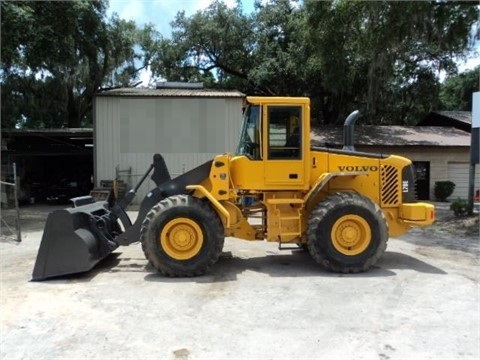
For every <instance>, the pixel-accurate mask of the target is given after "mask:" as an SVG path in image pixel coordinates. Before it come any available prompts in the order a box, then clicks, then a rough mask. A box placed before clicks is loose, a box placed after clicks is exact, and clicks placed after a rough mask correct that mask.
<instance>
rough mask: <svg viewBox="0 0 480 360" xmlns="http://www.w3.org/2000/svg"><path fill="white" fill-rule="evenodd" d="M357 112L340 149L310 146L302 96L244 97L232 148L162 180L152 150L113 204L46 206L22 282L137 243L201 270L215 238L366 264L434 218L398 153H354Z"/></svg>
mask: <svg viewBox="0 0 480 360" xmlns="http://www.w3.org/2000/svg"><path fill="white" fill-rule="evenodd" d="M359 116H360V115H359V113H358V111H356V112H354V113H352V114H350V115H349V117H348V118H347V119H346V121H345V125H344V147H343V149H332V148H324V147H312V146H311V144H310V101H309V99H308V98H290V97H247V98H246V102H245V108H244V109H243V127H242V131H241V137H240V142H239V145H238V149H237V151H236V154H235V155H232V154H222V155H218V156H216V157H215V158H214V159H213V160H211V161H208V162H206V163H204V164H203V165H201V166H199V167H197V168H195V169H193V170H190V171H189V172H187V173H185V174H182V175H180V176H178V177H176V178H174V179H171V178H170V175H169V173H168V170H167V167H166V165H165V162H164V160H163V158H162V156H161V155H159V154H155V155H154V157H153V164H152V165H151V167H150V169H149V170H148V171H147V172H146V174H145V175H144V176H143V178H142V179H141V181H140V182H139V184H138V185H137V186H136V187H135V188H134V189H132V190H131V191H130V192H129V193H128V194H127V195H126V196H125V198H124V199H122V200H121V201H120V202H117V203H116V204H114V205H113V206H109V204H108V203H107V202H93V200H92V198H91V197H89V196H84V197H80V198H75V199H72V201H73V207H72V208H68V209H64V210H57V211H55V212H53V213H51V214H49V217H48V219H47V223H46V225H45V231H44V234H43V238H42V241H41V244H40V248H39V252H38V255H37V260H36V263H35V268H34V271H33V280H44V279H47V278H51V277H55V276H60V275H66V274H72V273H77V272H85V271H88V270H90V269H91V268H93V266H95V264H97V263H98V262H99V261H100V260H102V259H103V258H105V257H106V256H107V255H109V254H110V253H111V252H112V251H113V250H115V249H116V248H117V247H118V246H120V245H130V244H132V243H135V242H139V241H140V242H141V244H142V249H143V251H144V253H145V256H146V258H147V259H148V261H149V262H150V263H151V264H152V265H153V266H154V267H155V268H156V269H157V270H158V271H159V272H160V273H162V274H164V275H167V276H196V275H201V274H204V273H205V272H206V271H207V270H208V269H209V268H210V267H211V266H212V265H214V264H215V262H216V261H217V260H218V257H219V255H220V254H221V252H222V248H223V243H224V238H225V236H231V237H235V238H238V239H243V240H250V241H253V240H266V241H270V242H276V243H278V246H279V248H280V249H292V248H298V247H301V248H304V249H307V250H308V251H309V253H310V254H311V256H312V257H313V258H314V259H315V261H316V262H318V263H319V264H320V265H322V266H323V267H324V268H326V269H327V270H330V271H334V272H341V273H356V272H361V271H366V270H368V269H369V268H370V267H371V266H373V265H374V264H375V263H376V262H377V261H378V260H379V259H380V258H381V256H382V254H383V253H384V251H385V249H386V246H387V240H388V238H389V237H397V236H399V235H401V234H403V233H405V232H406V231H408V230H409V229H410V228H412V227H415V226H428V225H430V224H432V223H433V222H434V220H435V215H434V207H433V206H432V205H431V204H428V203H421V202H416V201H415V179H414V171H413V166H412V163H411V161H410V160H408V159H406V158H403V157H400V156H396V155H384V154H370V153H363V152H357V151H355V149H354V146H353V142H354V141H353V136H354V134H353V126H354V123H355V121H356V119H357V118H358V117H359ZM152 170H153V174H152V176H151V179H152V180H153V181H154V182H155V184H156V187H155V188H154V189H153V190H152V191H151V192H150V193H148V194H147V196H146V197H145V198H144V199H143V201H142V203H141V205H140V209H139V214H138V217H137V220H136V221H135V223H133V224H132V223H131V221H130V219H129V218H128V216H127V214H126V212H125V209H126V207H127V206H128V205H129V204H130V203H131V201H132V199H133V198H134V196H135V193H136V191H137V190H138V188H139V187H140V185H141V184H142V183H143V182H144V180H145V179H146V178H147V177H148V176H149V174H150V173H151V172H152Z"/></svg>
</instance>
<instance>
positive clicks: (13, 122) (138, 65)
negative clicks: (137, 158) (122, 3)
mask: <svg viewBox="0 0 480 360" xmlns="http://www.w3.org/2000/svg"><path fill="white" fill-rule="evenodd" d="M107 6H108V2H107V1H106V0H100V1H88V0H78V1H61V2H54V1H15V2H13V1H2V2H1V7H2V8H1V9H2V23H1V33H2V43H1V51H2V68H1V70H2V72H1V83H2V128H5V127H15V126H17V127H19V126H20V127H25V128H50V127H81V126H91V124H92V117H91V111H92V101H93V96H94V94H95V93H96V92H97V91H99V90H101V89H103V88H109V87H116V86H128V85H129V84H131V83H132V82H133V81H136V77H137V75H138V71H139V70H140V69H142V68H145V67H146V66H148V65H149V62H151V61H152V58H153V57H155V55H156V53H157V51H158V50H157V49H156V45H157V44H156V43H157V41H158V38H159V34H158V33H156V32H155V31H154V29H153V27H152V26H151V25H147V26H146V27H145V28H143V29H138V28H137V27H136V25H135V23H134V22H132V21H125V20H121V19H119V18H118V16H114V17H113V18H112V19H107V18H106V9H107Z"/></svg>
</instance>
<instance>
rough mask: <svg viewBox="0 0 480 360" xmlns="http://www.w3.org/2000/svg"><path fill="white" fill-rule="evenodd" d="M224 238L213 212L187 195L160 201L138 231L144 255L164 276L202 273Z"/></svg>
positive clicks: (219, 252) (218, 249)
mask: <svg viewBox="0 0 480 360" xmlns="http://www.w3.org/2000/svg"><path fill="white" fill-rule="evenodd" d="M172 234H173V235H172ZM224 239H225V237H224V230H223V225H222V222H221V221H220V219H219V217H218V215H217V213H216V212H215V211H214V210H213V209H212V208H211V207H210V206H209V205H208V204H207V203H206V202H204V201H202V200H200V199H197V198H195V197H192V196H188V195H175V196H171V197H168V198H166V199H164V200H162V201H160V202H159V203H158V204H157V205H155V206H154V207H153V208H152V209H151V210H150V211H149V212H148V214H147V216H146V217H145V220H144V221H143V224H142V229H141V231H140V240H141V242H142V249H143V252H144V254H145V257H146V258H147V260H148V261H149V262H150V263H151V264H152V266H153V267H154V268H155V269H157V270H158V271H159V272H160V273H162V274H163V275H166V276H178V277H186V276H197V275H202V274H204V273H205V272H206V271H207V270H208V269H209V268H210V266H212V265H213V264H214V263H216V262H217V261H218V257H219V256H220V254H221V252H222V249H223V243H224Z"/></svg>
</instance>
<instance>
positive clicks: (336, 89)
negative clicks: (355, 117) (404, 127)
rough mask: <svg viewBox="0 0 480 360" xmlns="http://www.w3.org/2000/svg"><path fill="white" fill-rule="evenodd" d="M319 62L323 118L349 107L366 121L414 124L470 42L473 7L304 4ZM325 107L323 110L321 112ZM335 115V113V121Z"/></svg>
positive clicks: (331, 118) (437, 3) (452, 4)
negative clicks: (324, 90) (360, 112)
mask: <svg viewBox="0 0 480 360" xmlns="http://www.w3.org/2000/svg"><path fill="white" fill-rule="evenodd" d="M305 6H306V8H307V11H306V14H307V17H308V24H309V28H308V29H309V34H310V41H311V42H312V43H316V44H317V45H318V46H317V56H318V58H319V59H320V64H321V65H320V67H319V68H318V70H317V71H318V72H319V73H321V79H322V85H323V86H322V88H324V89H326V91H327V92H326V93H325V94H323V95H324V96H323V99H321V100H320V103H321V107H322V109H323V113H324V121H325V122H327V123H332V122H336V121H337V120H338V119H342V118H343V117H344V116H345V115H346V113H347V112H349V111H350V110H351V109H352V107H359V108H362V109H363V110H364V113H365V114H366V115H367V118H368V119H370V122H372V123H383V124H388V123H396V124H409V123H416V122H417V121H418V119H419V118H421V117H422V116H424V115H425V114H426V113H427V112H428V111H429V110H430V108H431V107H436V106H437V102H438V100H437V99H438V91H439V75H440V74H441V73H442V72H446V73H448V74H451V73H455V72H456V65H455V62H454V58H455V57H456V56H462V55H463V54H464V53H465V52H466V51H467V50H468V49H469V46H470V45H471V44H470V43H469V32H470V29H471V26H472V24H473V23H474V22H475V21H478V14H479V11H478V6H471V5H469V4H465V3H456V2H440V1H432V2H388V1H384V2H350V1H342V0H340V1H333V2H328V3H327V2H317V1H313V0H306V1H305ZM325 110H328V111H325ZM339 115H340V116H339Z"/></svg>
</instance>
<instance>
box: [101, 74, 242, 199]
mask: <svg viewBox="0 0 480 360" xmlns="http://www.w3.org/2000/svg"><path fill="white" fill-rule="evenodd" d="M177 85H178V84H177ZM244 97H245V95H244V94H242V93H241V92H238V91H222V90H213V89H203V88H201V87H199V86H193V88H185V87H183V88H177V86H176V85H175V84H173V86H172V85H171V83H166V84H163V86H162V88H157V89H142V88H120V89H114V90H109V91H105V92H102V93H99V94H97V95H96V97H95V100H94V119H93V120H94V179H95V184H96V186H99V184H100V182H101V181H102V180H113V179H120V180H123V181H124V182H125V183H127V184H128V185H129V186H134V185H135V184H136V183H137V181H138V180H140V178H141V176H142V175H143V174H144V172H145V171H146V170H147V169H148V167H149V166H150V164H151V163H152V156H153V154H155V153H161V154H162V155H163V157H164V159H165V162H166V164H167V166H168V169H169V171H170V175H171V176H172V178H173V177H176V176H178V175H180V174H182V173H184V172H185V171H188V170H190V169H192V168H194V167H196V166H198V165H200V164H202V163H204V162H205V161H208V160H210V159H212V158H213V157H214V156H215V155H217V154H221V153H225V152H235V150H236V145H237V143H238V137H239V134H240V130H241V129H240V128H241V121H242V104H243V98H244ZM153 187H154V183H153V181H146V182H145V184H144V185H142V187H141V188H140V190H139V192H138V194H137V197H136V199H135V202H134V204H138V203H139V202H140V201H141V200H142V199H143V197H144V196H145V195H146V194H147V193H148V191H149V190H151V189H152V188H153Z"/></svg>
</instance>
